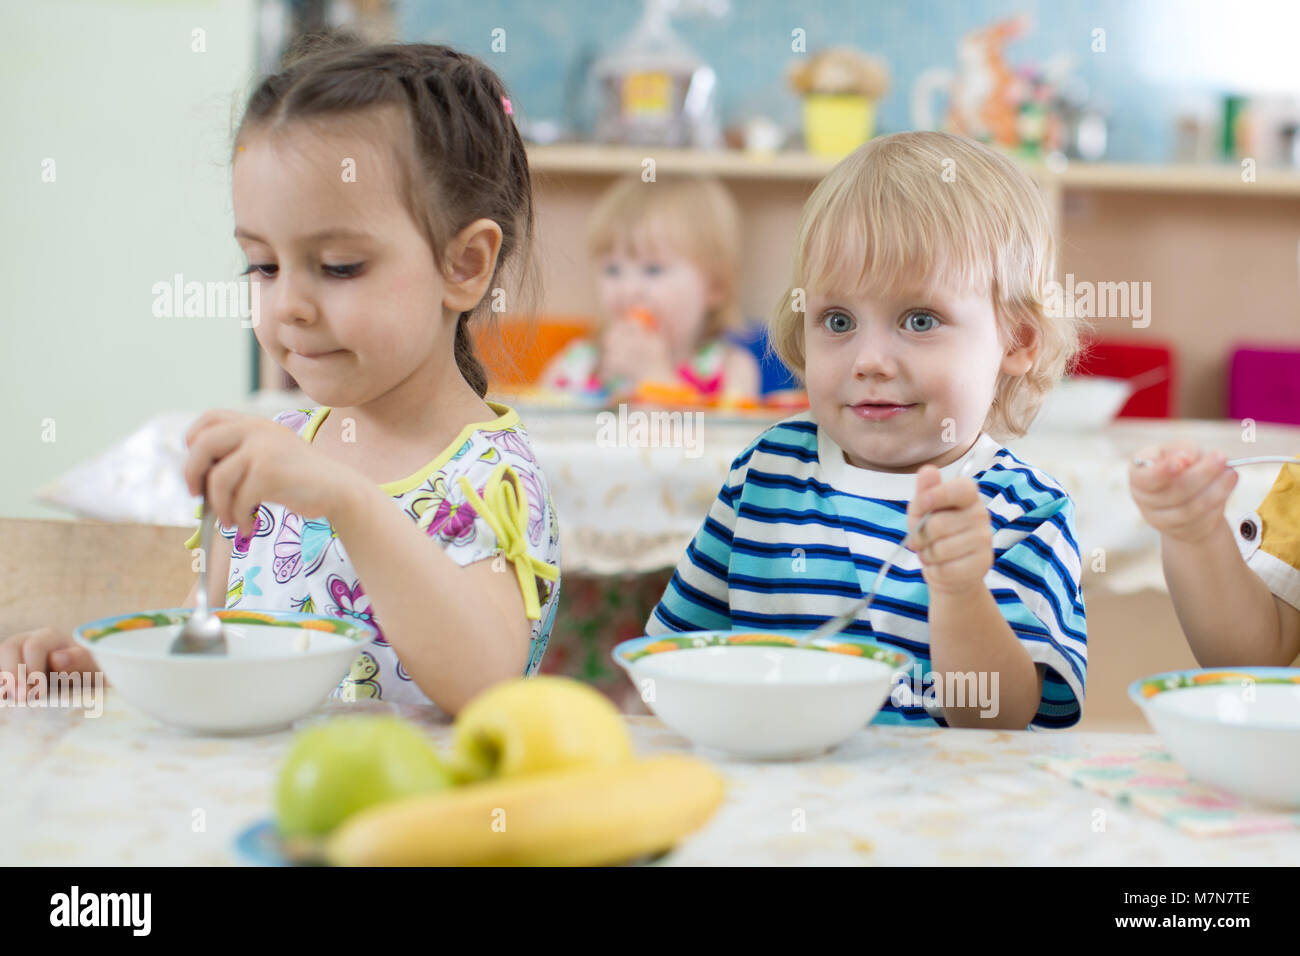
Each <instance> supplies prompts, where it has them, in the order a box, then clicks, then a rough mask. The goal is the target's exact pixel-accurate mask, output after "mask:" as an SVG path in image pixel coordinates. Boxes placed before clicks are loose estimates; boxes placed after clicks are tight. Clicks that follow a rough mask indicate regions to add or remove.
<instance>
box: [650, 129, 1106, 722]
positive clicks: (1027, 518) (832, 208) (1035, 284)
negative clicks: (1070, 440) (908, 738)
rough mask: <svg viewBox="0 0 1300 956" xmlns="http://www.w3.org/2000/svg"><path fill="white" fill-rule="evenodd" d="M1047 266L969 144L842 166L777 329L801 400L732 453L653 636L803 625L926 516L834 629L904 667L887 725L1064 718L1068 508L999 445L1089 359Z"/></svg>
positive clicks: (1072, 545)
mask: <svg viewBox="0 0 1300 956" xmlns="http://www.w3.org/2000/svg"><path fill="white" fill-rule="evenodd" d="M1054 258H1055V247H1054V243H1053V239H1052V233H1051V225H1050V221H1049V217H1048V213H1047V210H1046V208H1045V206H1044V204H1043V202H1042V199H1041V197H1040V196H1039V193H1038V191H1037V189H1036V187H1035V186H1034V184H1033V182H1032V181H1031V180H1030V179H1029V177H1028V176H1027V175H1026V174H1025V173H1024V172H1023V171H1021V170H1020V169H1019V168H1018V167H1017V166H1016V165H1015V164H1014V163H1012V162H1011V161H1009V160H1008V159H1006V158H1004V157H1002V156H1000V155H998V154H997V153H994V152H993V151H991V150H990V149H988V148H986V147H984V146H981V145H979V144H978V143H975V142H973V141H971V140H967V139H963V138H960V137H956V136H950V135H947V134H943V133H900V134H897V135H894V136H888V137H884V138H881V139H877V140H873V141H872V142H870V143H868V144H867V145H865V146H863V147H862V148H861V149H859V150H858V151H857V152H855V153H854V154H853V155H851V156H850V157H848V158H847V159H846V160H844V161H843V162H842V163H841V164H840V165H839V166H837V167H836V168H835V169H834V170H832V172H831V173H830V174H829V175H828V176H827V177H826V179H825V180H824V181H823V182H822V183H821V184H820V185H819V186H818V187H817V189H816V191H815V192H814V193H813V195H812V197H811V198H810V199H809V201H808V203H807V205H806V206H805V207H804V212H803V216H802V219H801V221H800V225H799V231H798V235H797V237H796V252H795V262H794V276H793V281H792V283H791V289H790V291H789V292H788V293H787V294H786V296H785V297H784V300H783V302H782V305H781V308H780V310H779V312H778V314H777V316H776V318H775V319H774V321H773V323H772V330H771V332H772V340H773V343H774V346H775V348H776V350H777V351H778V353H779V354H780V356H781V358H782V359H783V360H784V361H785V363H786V364H787V365H788V366H789V367H790V368H791V370H792V371H794V372H795V374H797V375H798V376H799V377H800V378H801V379H802V380H803V382H804V383H805V385H806V387H807V389H808V395H809V402H810V406H811V407H810V411H809V412H807V413H805V414H802V415H797V416H795V417H793V418H790V419H787V420H786V421H784V422H781V423H779V424H777V425H775V426H773V427H772V428H770V429H768V430H767V431H766V432H764V433H763V434H762V435H760V436H759V437H758V438H757V439H756V440H755V441H754V442H753V443H752V444H751V445H750V446H749V447H748V448H747V449H746V450H745V451H744V452H743V453H742V454H741V455H740V456H739V457H737V458H736V459H735V461H734V462H733V464H732V470H731V474H730V476H729V477H728V479H727V482H726V484H725V485H723V487H722V489H721V491H720V492H719V493H718V498H717V500H716V501H715V502H714V504H713V507H712V509H711V510H710V512H709V515H708V517H707V518H706V519H705V521H704V524H703V526H702V527H701V528H700V531H699V532H698V533H697V535H696V537H695V540H694V541H693V542H692V544H691V545H690V547H689V548H688V549H687V552H686V554H685V555H684V556H683V558H682V560H681V562H680V563H679V564H678V567H677V570H676V573H675V574H674V575H673V578H672V580H671V582H670V583H669V585H668V588H667V590H666V591H665V593H664V596H663V599H662V600H661V601H660V603H659V605H658V606H657V607H656V608H655V610H654V613H653V614H652V615H651V618H650V621H649V622H648V624H647V633H651V634H657V633H663V632H667V631H692V630H707V629H727V628H733V627H735V628H745V629H749V628H756V629H785V630H807V629H810V628H814V627H816V626H817V625H819V624H821V623H822V622H824V621H825V620H827V619H828V618H830V617H832V616H834V615H836V614H838V613H840V612H842V611H843V610H844V609H845V608H847V607H848V606H849V605H850V604H852V603H853V602H854V601H855V600H856V599H858V598H859V597H860V596H861V595H862V594H864V593H865V592H866V591H867V589H868V588H869V587H870V585H871V583H872V581H873V579H874V577H875V575H876V572H877V571H878V570H879V569H880V567H881V566H882V559H884V558H885V557H886V556H888V555H889V554H890V553H891V552H892V551H893V550H894V548H895V546H896V545H897V543H898V542H900V541H901V540H903V538H904V537H905V535H906V533H907V532H908V530H909V529H910V528H914V527H915V526H916V524H917V523H918V521H919V519H920V517H921V515H923V514H925V513H928V512H935V513H934V514H933V515H932V517H931V518H930V520H929V521H928V523H927V525H926V527H925V528H924V529H923V532H922V534H921V536H920V537H919V539H918V541H916V542H915V544H914V547H915V548H916V550H915V551H914V552H913V551H908V552H905V553H904V554H903V556H902V558H901V559H900V560H899V561H898V562H897V564H896V565H895V566H894V567H893V568H892V569H891V570H890V571H889V573H888V575H887V577H886V580H885V581H884V582H883V583H882V585H881V589H880V592H879V594H878V596H877V598H876V600H875V602H874V603H873V606H872V607H871V608H870V609H869V610H868V611H867V613H866V614H864V615H860V616H859V618H858V620H857V621H856V622H855V623H854V624H852V625H851V626H850V627H849V628H848V629H847V631H846V633H847V634H852V635H858V636H861V637H866V638H871V639H874V640H877V641H880V642H882V643H886V644H890V645H894V646H897V647H901V648H903V649H905V650H907V651H909V652H910V653H912V654H913V655H914V656H915V657H916V659H917V668H916V671H915V672H914V673H913V675H912V677H911V680H910V681H909V682H908V683H906V684H904V685H901V686H900V687H898V688H896V691H895V694H894V695H893V696H892V697H891V700H890V701H889V702H888V703H887V704H886V706H885V708H884V709H883V710H882V711H881V713H880V714H879V715H878V716H877V718H876V722H878V723H903V724H909V725H931V726H933V725H935V724H938V725H941V726H976V727H1007V728H1015V729H1024V728H1026V727H1030V726H1032V727H1038V728H1049V727H1066V726H1070V725H1071V724H1073V723H1075V722H1077V721H1078V719H1079V717H1080V715H1081V712H1082V704H1083V696H1084V678H1085V672H1086V666H1087V633H1086V620H1085V615H1084V607H1083V597H1082V593H1081V590H1080V586H1079V579H1080V573H1081V569H1080V561H1079V549H1078V544H1077V542H1076V536H1075V531H1074V509H1073V504H1072V502H1071V501H1070V499H1069V496H1068V495H1067V494H1066V492H1065V491H1064V490H1063V489H1062V488H1061V486H1060V485H1059V484H1058V483H1057V482H1056V481H1055V480H1053V479H1052V478H1051V476H1049V475H1047V474H1044V473H1043V472H1042V471H1040V470H1038V469H1036V468H1034V467H1033V466H1031V465H1028V464H1026V463H1025V462H1023V461H1022V460H1020V459H1019V458H1017V457H1016V456H1015V455H1014V454H1012V453H1011V452H1010V451H1009V450H1007V449H1006V448H1005V447H1002V445H1001V444H1000V443H999V441H998V440H997V439H999V438H1004V437H1012V436H1016V435H1020V434H1023V432H1024V430H1025V429H1026V427H1027V426H1028V424H1029V423H1030V422H1031V421H1032V419H1033V417H1034V415H1035V414H1036V412H1037V410H1038V407H1039V406H1040V404H1041V403H1042V401H1043V398H1044V396H1045V395H1046V393H1047V392H1048V390H1049V389H1050V388H1051V387H1052V385H1053V384H1054V383H1055V382H1056V381H1057V380H1058V379H1059V378H1060V377H1061V375H1062V374H1063V373H1064V371H1065V369H1066V368H1067V367H1068V365H1069V363H1070V361H1071V359H1072V358H1073V356H1074V355H1075V354H1076V352H1077V350H1078V333H1077V329H1076V328H1075V326H1074V324H1073V320H1069V319H1064V318H1059V317H1053V316H1049V315H1047V314H1046V313H1045V311H1044V309H1043V304H1042V291H1043V289H1044V287H1045V283H1046V281H1047V280H1049V279H1051V278H1052V273H1053V269H1054V265H1055V263H1054ZM964 475H969V476H970V477H964ZM972 682H973V683H972ZM955 686H965V687H972V686H978V687H981V688H986V689H992V690H993V691H994V693H993V697H994V698H995V699H993V700H987V699H980V700H978V701H971V700H964V701H963V700H960V699H955V698H954V696H953V695H952V693H951V692H950V691H951V688H953V687H955ZM945 689H948V690H949V692H948V693H945Z"/></svg>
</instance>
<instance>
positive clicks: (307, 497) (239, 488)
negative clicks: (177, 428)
mask: <svg viewBox="0 0 1300 956" xmlns="http://www.w3.org/2000/svg"><path fill="white" fill-rule="evenodd" d="M185 443H186V445H188V446H189V449H190V451H189V457H188V458H187V459H186V460H185V484H186V486H187V487H188V488H189V490H190V494H193V495H199V494H202V493H203V491H204V477H205V476H206V478H207V497H208V507H209V508H210V509H211V511H212V512H213V514H215V515H216V516H217V518H218V519H219V520H220V521H221V523H222V524H223V525H224V526H226V527H236V528H238V529H239V534H240V535H241V536H243V537H247V536H249V535H251V534H252V533H253V531H255V530H256V528H255V527H254V524H253V515H254V514H256V512H257V507H258V505H260V504H261V503H262V502H263V501H274V502H276V503H277V504H281V505H284V506H285V507H286V508H288V509H289V510H290V511H293V512H295V513H296V514H298V515H301V516H302V517H303V518H319V517H322V516H324V517H326V518H328V517H330V516H331V515H332V514H334V513H335V512H336V511H337V509H338V508H339V507H340V506H341V504H342V502H343V501H344V499H345V493H346V492H347V490H348V489H349V488H351V487H354V486H358V485H359V484H364V485H366V486H367V487H368V486H369V484H370V482H369V480H368V479H367V478H365V476H363V475H361V474H360V473H359V472H357V471H354V470H353V469H351V468H348V467H346V466H344V465H340V464H338V463H337V462H335V461H332V460H330V459H329V458H327V457H326V456H325V455H324V454H322V453H321V452H320V451H318V450H317V449H315V448H313V447H312V446H311V444H310V443H309V442H306V441H303V439H302V437H301V436H299V435H297V434H295V433H294V432H292V431H290V430H289V429H287V428H285V427H284V426H283V425H280V424H278V423H276V422H273V421H270V420H269V419H265V418H258V417H256V416H253V415H240V414H238V413H236V412H228V411H209V412H204V413H203V414H202V415H201V416H200V417H199V420H198V421H196V422H195V423H194V424H193V425H192V426H191V427H190V430H189V431H188V432H186V434H185Z"/></svg>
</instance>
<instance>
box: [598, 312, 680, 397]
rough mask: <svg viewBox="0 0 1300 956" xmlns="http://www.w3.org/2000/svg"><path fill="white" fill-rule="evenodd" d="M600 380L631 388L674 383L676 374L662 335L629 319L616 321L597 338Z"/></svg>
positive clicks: (666, 343)
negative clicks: (649, 383)
mask: <svg viewBox="0 0 1300 956" xmlns="http://www.w3.org/2000/svg"><path fill="white" fill-rule="evenodd" d="M600 377H601V379H602V380H604V381H606V382H614V381H619V380H621V381H622V382H623V384H624V385H628V386H631V385H635V384H636V383H637V382H640V381H643V380H650V381H664V382H671V381H674V380H676V378H677V370H676V369H675V368H674V367H673V362H672V354H671V353H670V352H669V349H668V342H667V340H666V339H665V338H664V337H663V335H661V334H660V333H659V332H652V331H650V330H649V329H647V328H645V327H644V326H643V325H641V323H639V322H634V321H632V320H631V319H618V320H616V321H614V322H611V323H610V324H609V327H608V328H607V329H605V334H604V336H602V337H601V342H600Z"/></svg>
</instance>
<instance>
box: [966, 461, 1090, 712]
mask: <svg viewBox="0 0 1300 956" xmlns="http://www.w3.org/2000/svg"><path fill="white" fill-rule="evenodd" d="M1016 464H1017V465H1018V466H1019V467H1012V468H1004V467H1000V466H995V468H994V469H992V470H990V471H989V472H986V473H985V476H984V477H985V479H992V480H993V481H994V482H995V483H997V484H998V485H999V488H998V490H997V493H996V494H995V495H994V496H993V498H992V500H991V501H990V502H989V512H990V516H991V519H992V522H993V532H994V533H993V568H992V570H991V571H990V572H989V574H988V576H987V577H986V578H985V580H986V581H987V583H988V585H989V590H990V592H991V593H992V594H993V597H994V598H995V599H996V601H997V603H998V609H999V610H1000V611H1001V612H1002V616H1003V617H1004V618H1005V619H1006V621H1007V623H1008V624H1009V625H1010V626H1011V629H1012V631H1014V632H1015V634H1016V637H1017V638H1019V640H1020V643H1021V645H1022V646H1023V647H1024V648H1025V650H1026V651H1027V652H1028V653H1029V656H1030V658H1032V659H1033V661H1034V663H1036V664H1041V665H1044V674H1043V694H1042V698H1041V699H1040V700H1039V702H1038V710H1037V712H1036V713H1035V714H1034V719H1033V721H1032V722H1031V723H1030V729H1060V728H1065V727H1070V726H1073V725H1074V724H1076V723H1078V722H1079V719H1080V717H1082V716H1083V700H1084V684H1085V678H1086V674H1087V664H1088V646H1087V640H1088V637H1087V621H1086V618H1085V614H1084V606H1083V592H1082V588H1081V586H1080V582H1081V579H1082V564H1081V560H1080V556H1079V545H1078V537H1077V535H1076V532H1075V524H1074V502H1073V501H1071V500H1070V498H1069V496H1068V495H1067V494H1066V493H1065V491H1064V490H1062V489H1061V488H1060V487H1059V486H1058V485H1056V483H1055V482H1054V481H1052V480H1051V479H1050V478H1048V477H1047V476H1046V475H1044V474H1043V473H1042V472H1038V471H1036V470H1034V469H1030V468H1028V467H1025V466H1023V464H1022V463H1019V462H1016ZM983 483H984V481H981V484H983ZM1058 509H1059V510H1058Z"/></svg>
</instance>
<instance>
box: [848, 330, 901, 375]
mask: <svg viewBox="0 0 1300 956" xmlns="http://www.w3.org/2000/svg"><path fill="white" fill-rule="evenodd" d="M857 346H858V350H857V354H856V355H855V356H854V357H853V376H854V378H870V377H873V376H884V377H886V378H892V377H893V376H894V375H896V374H897V373H898V360H897V358H896V357H895V355H894V348H893V343H892V342H891V341H890V336H889V334H888V333H884V334H880V333H874V332H872V331H870V330H868V329H864V330H863V331H861V332H860V333H859V334H858V342H857Z"/></svg>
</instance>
